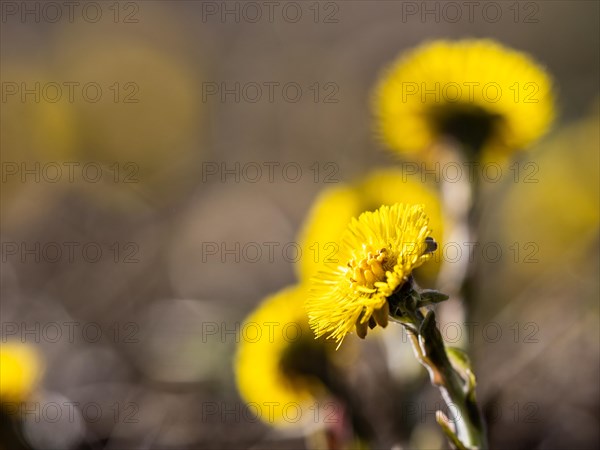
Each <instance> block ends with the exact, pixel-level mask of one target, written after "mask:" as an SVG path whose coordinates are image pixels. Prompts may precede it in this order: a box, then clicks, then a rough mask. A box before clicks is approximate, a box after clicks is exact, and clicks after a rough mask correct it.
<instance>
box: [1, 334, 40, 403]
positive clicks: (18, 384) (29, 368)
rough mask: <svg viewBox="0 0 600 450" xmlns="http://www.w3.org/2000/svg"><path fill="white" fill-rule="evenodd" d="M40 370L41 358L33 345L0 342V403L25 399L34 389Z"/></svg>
mask: <svg viewBox="0 0 600 450" xmlns="http://www.w3.org/2000/svg"><path fill="white" fill-rule="evenodd" d="M41 371H42V364H41V360H40V357H39V355H38V353H37V352H36V351H35V350H34V349H33V347H31V346H30V345H27V344H23V343H20V342H5V343H3V344H1V345H0V403H4V402H21V401H24V400H26V399H27V397H28V395H29V394H30V393H31V392H32V391H33V390H34V388H35V386H36V384H37V381H38V379H39V377H40V375H41Z"/></svg>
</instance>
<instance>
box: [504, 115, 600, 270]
mask: <svg viewBox="0 0 600 450" xmlns="http://www.w3.org/2000/svg"><path fill="white" fill-rule="evenodd" d="M598 123H599V117H598V115H597V114H596V115H594V116H592V117H589V118H587V119H586V120H583V121H581V122H579V123H576V124H573V125H570V126H567V127H566V128H564V129H562V130H560V131H559V132H557V133H556V134H555V135H554V136H552V137H550V138H549V139H548V140H546V141H545V142H543V143H540V145H538V146H537V147H536V148H535V149H534V150H533V151H532V152H531V153H529V154H527V156H526V157H525V158H523V159H522V160H520V161H516V162H515V163H514V165H513V166H511V168H512V170H511V176H512V177H514V180H512V181H514V183H511V184H510V186H507V187H508V192H506V193H505V195H504V198H503V200H502V202H501V203H500V204H499V205H497V207H498V220H499V223H498V231H499V232H500V235H501V237H502V238H501V241H504V242H506V243H507V246H510V253H509V254H508V257H507V258H506V261H507V263H508V262H510V263H511V264H507V269H509V270H512V271H514V272H515V273H514V274H513V275H511V277H512V278H513V279H519V278H523V277H524V279H530V277H531V275H532V274H533V273H539V272H540V271H544V270H548V269H551V268H556V267H558V266H557V265H561V264H566V263H567V264H568V263H569V261H571V262H572V261H574V260H577V258H579V257H580V256H581V254H582V252H586V251H588V250H589V246H590V245H595V244H594V243H597V242H598V231H599V229H600V211H599V209H598V205H599V204H600V197H599V192H598V186H599V184H600V179H599V175H598V165H599V164H600V155H599V152H598V148H600V131H599V129H598ZM515 263H516V264H515Z"/></svg>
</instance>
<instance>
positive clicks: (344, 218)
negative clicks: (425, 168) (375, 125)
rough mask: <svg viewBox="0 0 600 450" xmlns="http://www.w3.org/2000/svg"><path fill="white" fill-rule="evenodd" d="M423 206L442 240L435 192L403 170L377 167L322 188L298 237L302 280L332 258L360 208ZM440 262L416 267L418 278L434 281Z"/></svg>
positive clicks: (442, 231) (437, 197)
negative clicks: (346, 181) (355, 177)
mask: <svg viewBox="0 0 600 450" xmlns="http://www.w3.org/2000/svg"><path fill="white" fill-rule="evenodd" d="M409 202H410V203H415V204H423V205H425V212H426V214H427V217H429V223H430V225H431V228H433V230H434V231H433V234H432V235H431V237H433V238H434V239H435V240H436V242H441V241H442V237H443V235H444V234H443V233H444V227H443V225H444V222H445V218H443V217H442V205H441V201H440V198H439V195H438V194H437V192H436V191H435V190H434V189H433V188H432V186H430V185H427V184H426V183H424V182H423V179H422V178H420V177H411V176H407V174H406V173H405V171H404V170H403V169H397V168H390V169H377V170H373V171H371V172H369V173H368V174H367V175H365V176H364V177H361V178H359V179H357V180H355V181H354V182H352V183H344V184H337V185H335V186H332V187H329V188H327V189H324V190H323V191H321V193H320V194H319V195H318V197H317V198H316V200H315V202H314V203H313V205H312V207H311V209H310V211H309V213H308V215H307V217H306V219H305V220H304V223H303V225H302V230H301V232H300V233H299V236H298V242H300V246H301V247H302V254H303V255H304V257H303V258H302V259H301V260H300V261H299V263H298V264H297V265H296V267H297V269H298V275H299V277H300V279H301V280H303V281H304V282H308V281H310V280H311V279H312V278H313V277H314V276H315V275H316V274H317V273H318V272H319V270H320V269H321V266H322V264H323V263H327V262H332V261H333V260H335V258H336V255H337V253H338V247H339V242H340V240H341V237H342V235H343V234H344V231H346V228H347V226H348V223H349V222H350V221H351V220H352V218H353V217H357V216H358V215H360V213H362V212H363V211H371V210H374V209H377V208H379V207H380V206H381V205H393V204H394V203H409ZM440 263H441V261H440V260H439V258H437V260H433V261H431V263H430V264H427V265H426V266H423V267H422V268H421V269H419V271H418V272H420V273H418V275H417V276H416V279H417V281H419V282H420V283H423V284H433V283H434V281H435V278H436V276H437V273H438V270H439V268H440Z"/></svg>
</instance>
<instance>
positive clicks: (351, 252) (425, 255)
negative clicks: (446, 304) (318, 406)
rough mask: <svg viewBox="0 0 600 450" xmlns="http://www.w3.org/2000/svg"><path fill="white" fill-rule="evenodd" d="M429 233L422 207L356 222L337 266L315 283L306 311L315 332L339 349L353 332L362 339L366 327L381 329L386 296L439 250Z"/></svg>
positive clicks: (385, 210) (382, 211)
mask: <svg viewBox="0 0 600 450" xmlns="http://www.w3.org/2000/svg"><path fill="white" fill-rule="evenodd" d="M430 235H431V229H430V228H429V219H428V217H427V216H426V215H425V212H424V207H423V205H407V204H398V203H397V204H395V205H392V206H382V207H380V208H379V209H378V210H376V211H373V212H364V213H362V214H361V215H360V216H359V217H358V219H356V218H354V219H353V220H352V222H351V223H350V225H349V227H348V229H347V230H346V232H345V234H344V236H343V238H342V242H341V245H340V248H339V253H338V255H337V257H336V260H337V262H336V263H326V264H324V266H323V270H322V271H321V272H319V273H318V275H317V276H316V277H315V278H314V279H313V283H312V289H311V291H310V293H309V298H308V300H307V302H306V309H307V311H308V317H309V324H310V326H311V328H312V329H313V330H314V332H315V334H316V335H317V336H323V335H327V336H328V337H330V338H332V339H335V340H336V341H337V342H338V347H339V345H340V344H341V342H342V341H343V339H344V337H345V336H346V335H347V334H348V333H350V332H351V331H352V330H353V329H354V328H355V329H356V333H357V334H358V336H359V337H361V338H364V337H365V336H366V334H367V330H368V327H371V328H374V327H375V326H376V325H381V326H383V327H385V326H386V325H387V320H388V314H389V305H388V302H387V299H388V297H390V296H391V295H392V294H394V292H395V291H396V290H397V289H398V288H400V287H401V286H402V285H403V284H404V283H405V282H406V281H408V280H409V277H410V275H411V272H412V271H413V270H414V269H415V268H417V267H419V266H420V265H421V264H423V263H424V262H425V261H427V260H429V259H430V258H431V256H432V253H433V251H434V250H435V249H436V247H437V245H436V244H435V241H434V240H433V239H432V238H431V237H430Z"/></svg>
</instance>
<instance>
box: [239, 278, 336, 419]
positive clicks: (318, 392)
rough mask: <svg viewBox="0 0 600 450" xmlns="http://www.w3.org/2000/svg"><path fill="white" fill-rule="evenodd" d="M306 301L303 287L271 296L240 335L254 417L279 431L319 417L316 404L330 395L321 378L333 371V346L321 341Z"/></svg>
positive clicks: (243, 381)
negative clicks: (311, 324) (330, 358)
mask: <svg viewBox="0 0 600 450" xmlns="http://www.w3.org/2000/svg"><path fill="white" fill-rule="evenodd" d="M306 297H307V290H306V288H305V287H304V286H301V285H298V286H293V287H288V288H286V289H283V290H282V291H280V292H278V293H276V294H274V295H272V296H270V297H267V298H266V299H265V300H264V301H263V303H262V304H261V305H260V306H259V307H258V308H257V309H256V310H255V311H254V312H252V313H251V314H250V315H249V316H248V317H247V318H246V320H245V322H244V324H243V326H242V330H241V334H240V335H241V336H240V339H241V340H240V344H239V346H238V350H237V355H236V358H235V373H236V379H237V386H238V390H239V392H240V394H241V396H242V398H243V399H244V400H245V401H246V403H247V404H248V406H249V411H250V412H254V413H255V414H256V415H257V416H258V417H260V418H261V419H262V420H263V421H264V422H266V423H268V424H270V425H272V426H276V427H287V426H294V425H296V426H297V425H298V424H302V423H303V422H302V419H307V418H311V417H313V415H312V412H311V411H312V410H311V408H314V406H315V403H314V402H315V401H316V399H318V398H320V397H321V396H322V395H324V394H325V392H326V391H325V388H324V386H323V385H322V384H321V382H320V381H319V378H320V377H319V373H320V372H323V371H326V370H327V367H326V366H327V359H328V354H329V353H331V354H333V345H332V344H333V342H331V343H328V342H327V341H325V340H323V339H319V340H315V336H314V334H313V332H312V331H311V329H310V328H309V326H308V318H307V316H306V311H305V310H304V301H305V300H306ZM330 344H331V345H330Z"/></svg>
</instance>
